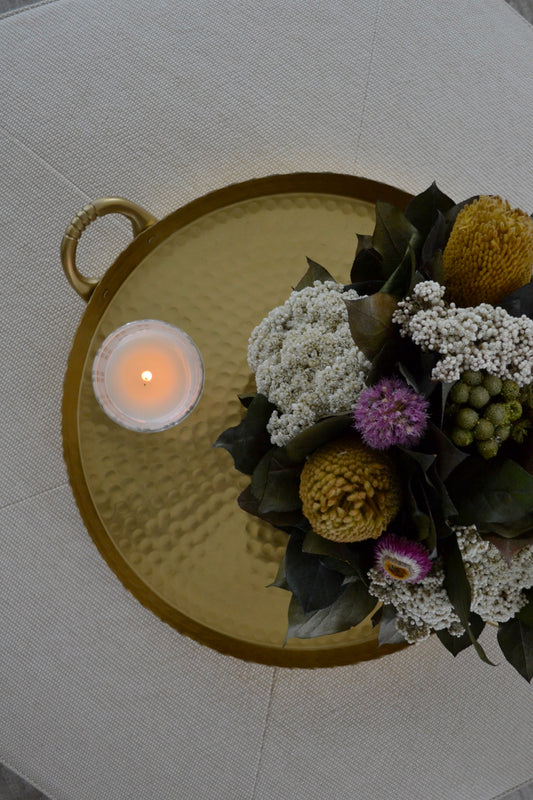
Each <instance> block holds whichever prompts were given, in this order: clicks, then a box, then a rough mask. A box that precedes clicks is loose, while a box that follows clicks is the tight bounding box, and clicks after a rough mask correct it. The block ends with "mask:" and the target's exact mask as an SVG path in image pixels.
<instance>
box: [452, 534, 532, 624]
mask: <svg viewBox="0 0 533 800" xmlns="http://www.w3.org/2000/svg"><path fill="white" fill-rule="evenodd" d="M456 532H457V541H458V543H459V547H460V548H461V552H462V554H463V560H464V563H465V569H466V574H467V576H468V579H469V581H470V585H471V586H472V605H471V608H472V611H475V612H476V614H479V616H480V617H481V618H482V619H484V620H485V621H486V622H493V623H498V622H506V621H507V620H509V619H511V618H512V617H514V615H515V614H516V613H517V612H518V611H520V609H521V608H522V607H523V606H524V605H525V604H526V597H525V595H524V592H523V589H530V588H531V586H533V546H531V545H530V546H528V547H523V548H522V550H520V551H519V552H518V553H517V554H516V555H515V556H514V558H513V559H512V561H511V563H510V564H507V562H506V561H505V559H504V558H502V556H501V554H500V551H499V550H498V548H497V547H494V545H493V544H490V542H487V541H485V540H484V539H482V538H481V537H480V536H479V534H478V533H477V532H476V529H475V527H474V526H470V527H467V528H456Z"/></svg>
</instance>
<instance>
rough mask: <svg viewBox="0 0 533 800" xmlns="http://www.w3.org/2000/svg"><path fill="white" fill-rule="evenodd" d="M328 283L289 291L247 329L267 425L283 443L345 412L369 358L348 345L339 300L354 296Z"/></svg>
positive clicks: (343, 310)
mask: <svg viewBox="0 0 533 800" xmlns="http://www.w3.org/2000/svg"><path fill="white" fill-rule="evenodd" d="M342 290H343V286H342V285H341V284H337V283H335V282H333V281H326V282H325V283H321V282H320V281H315V283H314V284H313V286H310V287H307V288H305V289H302V290H301V291H299V292H297V291H294V292H292V293H291V295H290V297H289V298H288V300H287V301H286V302H285V303H284V304H283V305H282V306H278V307H277V308H274V309H273V310H272V311H271V312H270V313H269V314H268V315H267V316H266V317H265V319H264V320H263V321H262V322H261V323H260V324H259V325H258V326H257V327H256V328H255V329H254V330H253V331H252V334H251V336H250V340H249V345H248V364H249V366H250V369H251V370H252V371H253V372H255V381H256V385H257V391H258V392H260V393H261V394H264V395H265V396H266V397H267V398H268V399H269V400H270V401H271V402H272V403H274V404H275V405H276V406H277V407H278V409H279V413H278V411H274V412H273V414H272V416H271V418H270V421H269V423H268V426H267V429H268V432H269V433H270V438H271V441H272V443H273V444H276V445H278V446H280V447H281V446H283V445H285V444H286V443H287V442H288V441H289V440H290V439H292V437H293V436H295V435H296V434H297V433H300V432H301V431H303V430H304V429H305V428H307V427H309V426H310V425H312V424H313V423H314V422H316V421H317V420H319V419H320V418H321V417H325V416H328V415H329V414H335V413H337V412H340V411H349V410H350V409H351V408H352V406H353V405H354V403H355V401H356V400H357V398H358V396H359V394H360V393H361V391H362V389H363V388H364V386H365V377H366V375H367V373H368V369H369V366H370V364H369V362H368V360H367V359H366V357H365V356H364V354H363V353H362V351H361V350H359V348H358V347H356V345H355V344H354V341H353V339H352V335H351V333H350V327H349V325H348V312H347V309H346V304H345V302H344V300H345V299H346V300H355V299H357V298H358V297H359V295H358V294H357V292H355V291H354V290H353V289H351V290H349V291H348V292H345V293H342Z"/></svg>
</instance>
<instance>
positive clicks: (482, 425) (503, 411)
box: [446, 370, 533, 459]
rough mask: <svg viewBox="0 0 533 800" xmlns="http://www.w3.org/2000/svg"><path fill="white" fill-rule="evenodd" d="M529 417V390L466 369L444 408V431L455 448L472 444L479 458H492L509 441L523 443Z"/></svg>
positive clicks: (532, 398)
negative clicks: (445, 430) (447, 433)
mask: <svg viewBox="0 0 533 800" xmlns="http://www.w3.org/2000/svg"><path fill="white" fill-rule="evenodd" d="M532 417H533V387H532V386H526V387H525V388H524V389H520V387H519V386H518V384H517V383H515V381H511V380H500V378H497V377H496V376H495V375H490V374H489V373H488V372H485V371H484V370H480V371H474V370H466V371H465V372H463V373H462V375H461V378H460V380H459V381H457V383H456V384H454V385H453V386H452V388H451V390H450V394H449V396H448V402H447V405H446V419H447V429H448V432H449V434H450V438H451V440H452V441H453V442H454V444H456V445H457V447H468V446H469V445H471V444H473V445H475V447H476V449H477V451H478V453H479V454H480V455H481V456H483V458H487V459H488V458H494V456H495V455H497V453H498V450H499V449H500V445H501V444H502V443H503V442H505V441H506V440H507V439H509V438H512V439H514V441H516V442H519V443H521V442H523V441H524V439H525V438H526V436H527V435H528V432H529V429H530V427H531V418H532Z"/></svg>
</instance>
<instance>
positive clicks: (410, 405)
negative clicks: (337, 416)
mask: <svg viewBox="0 0 533 800" xmlns="http://www.w3.org/2000/svg"><path fill="white" fill-rule="evenodd" d="M428 408H429V403H428V401H427V400H426V399H425V397H422V396H421V395H419V394H417V393H416V392H415V391H413V389H411V388H410V387H409V386H408V385H407V384H406V383H404V382H403V381H401V380H400V379H399V378H382V379H381V380H380V381H378V382H377V383H376V384H374V386H369V387H368V388H367V389H363V391H362V392H361V394H360V395H359V399H358V401H357V403H356V404H355V407H354V410H353V418H354V423H355V427H356V428H357V430H358V431H359V433H360V434H361V436H362V437H363V441H364V442H365V444H367V445H368V446H369V447H373V448H375V449H376V450H385V449H386V448H387V447H392V445H394V444H401V445H404V446H405V447H409V446H411V445H415V444H417V443H418V442H419V441H420V439H421V438H422V435H423V433H424V431H425V430H426V426H427V422H428Z"/></svg>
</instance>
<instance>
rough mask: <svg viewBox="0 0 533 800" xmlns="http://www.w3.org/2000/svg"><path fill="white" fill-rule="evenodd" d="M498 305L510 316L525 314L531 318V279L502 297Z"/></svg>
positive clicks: (532, 291)
mask: <svg viewBox="0 0 533 800" xmlns="http://www.w3.org/2000/svg"><path fill="white" fill-rule="evenodd" d="M498 306H500V307H501V308H503V309H505V311H507V313H508V314H510V315H511V316H512V317H520V316H521V315H522V314H525V316H526V317H529V318H530V319H533V281H531V282H530V283H526V285H525V286H522V287H521V288H520V289H516V291H514V292H511V294H509V295H507V297H504V298H503V300H500V302H499V303H498Z"/></svg>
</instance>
